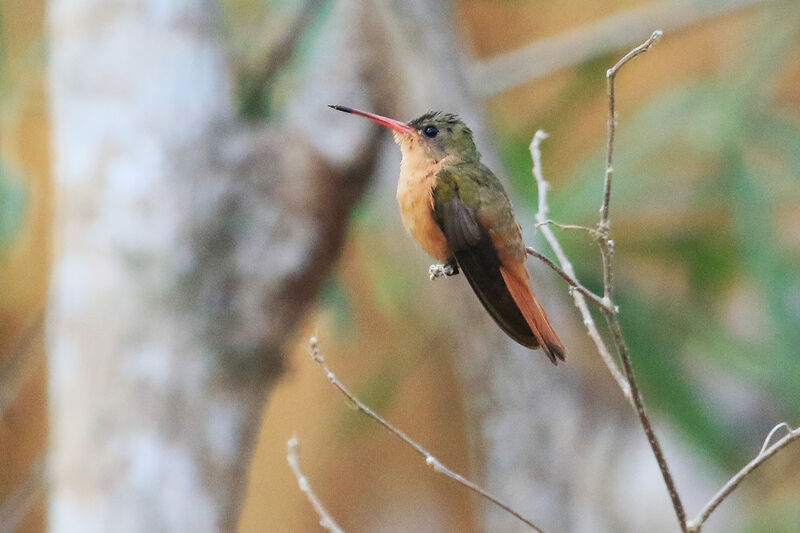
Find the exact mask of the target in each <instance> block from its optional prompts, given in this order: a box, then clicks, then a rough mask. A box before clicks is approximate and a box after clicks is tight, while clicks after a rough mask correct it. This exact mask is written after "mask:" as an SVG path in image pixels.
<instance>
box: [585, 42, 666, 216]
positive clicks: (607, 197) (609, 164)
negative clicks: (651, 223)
mask: <svg viewBox="0 0 800 533" xmlns="http://www.w3.org/2000/svg"><path fill="white" fill-rule="evenodd" d="M662 35H664V32H663V31H661V30H656V31H654V32H653V34H652V35H651V36H650V38H649V39H647V40H646V41H645V42H643V43H642V44H640V45H639V46H637V47H636V48H634V49H633V50H631V51H630V52H628V53H627V54H625V56H624V57H623V58H622V59H620V60H619V61H617V64H616V65H614V66H613V67H611V68H610V69H608V71H607V72H606V79H607V80H608V113H609V117H608V157H607V159H606V180H605V184H604V186H603V190H604V193H603V205H602V206H601V207H600V227H601V228H603V227H605V228H607V227H608V225H609V223H610V222H609V218H608V217H609V212H608V209H609V204H610V203H611V178H612V177H613V175H614V165H613V162H614V140H615V137H616V132H617V112H616V108H615V105H616V100H615V97H614V87H615V82H616V80H617V73H618V72H619V71H620V69H621V68H622V67H623V66H625V65H627V64H628V62H630V61H631V60H632V59H633V58H635V57H636V56H638V55H640V54H643V53H645V52H647V51H648V50H650V49H651V48H652V47H653V46H654V45H655V44H656V43H657V42H658V41H659V40H660V39H661V36H662Z"/></svg>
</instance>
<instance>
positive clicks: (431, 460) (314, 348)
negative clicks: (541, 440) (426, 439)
mask: <svg viewBox="0 0 800 533" xmlns="http://www.w3.org/2000/svg"><path fill="white" fill-rule="evenodd" d="M309 344H310V346H311V357H312V359H313V360H314V362H315V363H317V365H318V366H319V367H320V368H321V369H322V371H323V372H325V375H326V376H327V378H328V381H330V382H331V384H332V385H333V386H334V387H336V388H337V389H339V392H341V393H342V394H344V395H345V397H347V399H348V400H349V401H350V402H351V403H352V404H353V405H355V406H356V408H357V409H358V410H359V411H361V412H362V413H364V414H365V415H367V416H368V417H370V418H372V419H373V420H375V421H376V422H378V423H379V424H380V425H382V426H383V427H384V428H386V429H387V430H388V431H390V432H391V433H392V434H393V435H395V436H396V437H397V438H399V439H400V440H402V441H403V442H404V443H406V444H407V445H409V446H410V447H411V448H413V449H414V451H416V452H417V453H418V454H419V455H421V456H422V457H423V458H425V464H427V465H428V466H429V467H431V468H433V470H434V471H435V472H438V473H440V474H443V475H445V476H447V477H449V478H450V479H452V480H453V481H456V482H457V483H460V484H461V485H463V486H465V487H467V488H468V489H470V490H471V491H473V492H475V493H477V494H479V495H480V496H482V497H483V498H485V499H487V500H489V501H490V502H492V503H493V504H495V505H497V506H498V507H500V508H501V509H503V510H504V511H506V512H507V513H509V514H511V515H512V516H514V517H515V518H517V519H518V520H520V521H521V522H523V523H524V524H526V525H527V526H528V527H530V528H531V529H533V530H535V531H538V532H539V533H544V531H543V530H542V529H541V528H540V527H539V526H537V525H536V524H534V523H533V522H531V521H530V520H528V519H527V518H525V517H523V516H522V515H521V514H519V512H517V511H515V510H514V509H512V508H511V507H510V506H509V505H508V504H506V503H503V502H502V501H500V500H499V499H498V498H496V497H495V496H493V495H492V494H490V493H489V492H487V491H486V490H485V489H483V488H481V487H479V486H478V485H476V484H475V483H473V482H472V481H470V480H468V479H467V478H465V477H464V476H462V475H460V474H458V473H456V472H454V471H453V470H451V469H450V468H448V467H447V466H445V465H444V464H442V463H441V462H440V461H439V459H437V458H436V457H434V456H433V455H431V453H430V452H428V451H427V450H426V449H425V448H423V447H422V446H421V445H419V444H418V443H417V442H416V441H414V440H412V439H411V438H410V437H409V436H407V435H406V434H405V433H404V432H403V431H401V430H400V429H398V428H397V427H395V426H394V425H392V424H391V423H390V422H389V421H388V420H386V419H385V418H383V417H381V416H380V415H379V414H378V413H376V412H375V411H373V410H372V409H370V408H369V407H368V406H367V405H366V404H364V403H363V402H362V401H361V400H359V399H358V398H356V396H355V395H354V394H353V393H352V392H350V390H349V389H348V388H347V387H345V386H344V384H343V383H342V382H341V381H339V379H338V378H337V377H336V375H335V374H334V373H333V372H332V371H331V369H330V368H329V367H328V365H327V363H326V362H325V357H323V355H322V353H321V352H320V348H319V342H318V340H317V338H316V337H311V339H309Z"/></svg>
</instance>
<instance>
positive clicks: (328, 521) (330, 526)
mask: <svg viewBox="0 0 800 533" xmlns="http://www.w3.org/2000/svg"><path fill="white" fill-rule="evenodd" d="M298 448H299V442H298V440H297V437H292V438H291V439H289V441H288V442H287V443H286V462H287V463H289V466H290V467H291V469H292V472H294V477H295V478H297V485H298V486H299V487H300V490H301V491H302V492H303V494H305V495H306V498H307V499H308V501H309V502H310V503H311V506H312V507H313V508H314V511H316V513H317V516H319V525H320V526H322V528H323V529H326V530H328V531H330V532H331V533H344V530H343V529H342V528H340V527H339V525H338V524H337V523H336V521H335V520H334V519H333V517H332V516H331V515H330V513H329V512H328V510H327V509H325V506H324V505H322V502H321V501H320V499H319V498H318V497H317V495H316V494H314V491H313V490H312V489H311V484H310V483H309V482H308V478H307V477H306V476H305V474H303V471H302V470H301V469H300V453H299V452H298Z"/></svg>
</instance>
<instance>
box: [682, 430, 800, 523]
mask: <svg viewBox="0 0 800 533" xmlns="http://www.w3.org/2000/svg"><path fill="white" fill-rule="evenodd" d="M782 427H785V428H786V429H787V430H788V433H787V434H786V435H784V436H783V437H782V438H781V439H779V440H778V441H777V442H775V443H774V444H773V445H772V446H770V445H769V443H770V441H771V440H772V436H773V435H774V434H775V432H776V431H777V430H778V429H780V428H782ZM798 439H800V428H796V429H791V428H790V427H789V425H788V424H786V423H785V422H782V423H780V424H778V425H777V426H775V427H774V428H772V431H770V432H769V435H768V436H767V438H766V439H765V440H764V445H763V446H762V447H761V451H760V452H758V455H756V456H755V458H753V460H752V461H750V462H749V463H747V464H746V465H745V466H744V467H743V468H742V469H741V470H739V471H738V472H737V473H736V474H735V475H734V476H733V477H732V478H730V479H729V480H728V482H727V483H725V485H723V486H722V488H721V489H719V491H718V492H717V493H716V494H715V495H714V497H713V498H711V501H709V502H708V503H707V504H706V506H705V507H703V510H702V511H700V513H699V514H698V515H697V518H695V519H694V520H691V521H690V522H689V524H688V527H687V531H688V533H700V530H701V529H702V528H703V524H705V522H706V520H708V517H709V516H711V513H713V512H714V511H715V510H716V508H717V507H719V504H721V503H722V502H723V501H724V500H725V499H726V498H727V497H728V496H730V494H731V493H732V492H733V491H734V490H736V488H737V487H738V486H739V485H740V484H741V483H742V481H743V480H744V478H746V477H747V476H748V475H750V474H751V473H752V472H753V471H754V470H755V469H756V468H758V467H759V466H761V465H762V464H764V463H765V462H766V460H767V459H769V458H770V457H772V456H773V455H775V454H776V453H778V452H779V451H780V450H782V449H783V448H785V447H786V446H788V445H789V443H791V442H793V441H795V440H798Z"/></svg>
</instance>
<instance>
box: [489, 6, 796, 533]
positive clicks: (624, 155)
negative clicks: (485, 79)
mask: <svg viewBox="0 0 800 533" xmlns="http://www.w3.org/2000/svg"><path fill="white" fill-rule="evenodd" d="M798 15H800V13H798V10H797V9H796V8H795V9H788V10H787V9H776V10H774V11H772V12H768V13H767V15H766V16H765V19H764V20H762V21H761V22H762V23H761V24H756V25H754V26H753V29H752V35H751V39H750V44H751V46H750V48H749V50H750V52H749V53H748V54H745V57H743V58H741V61H740V62H738V63H737V65H736V66H733V67H731V68H729V69H727V71H726V72H724V73H723V74H722V75H720V76H718V77H714V78H709V79H700V80H693V81H689V82H686V83H684V84H682V85H679V86H672V87H669V88H667V89H666V90H664V91H663V92H662V94H660V95H658V96H656V97H655V98H654V99H653V100H652V101H650V102H649V103H648V104H646V105H645V107H644V108H643V109H641V110H640V111H639V112H638V113H637V114H635V115H634V116H630V112H629V111H628V112H626V110H625V107H624V102H622V103H621V106H622V109H621V110H620V113H621V114H622V116H621V118H620V128H619V130H618V141H617V145H616V146H617V152H616V157H615V165H614V166H615V185H614V197H613V201H612V219H613V221H614V222H613V223H614V233H615V235H616V237H617V250H618V257H617V268H618V270H619V271H620V272H622V271H624V270H625V269H626V268H628V269H632V268H635V267H634V266H633V265H636V264H641V262H642V261H644V262H645V264H651V263H653V262H656V263H661V264H663V265H665V266H667V267H670V268H673V269H675V268H677V269H678V270H679V271H680V272H682V273H684V275H685V281H686V283H687V285H688V290H686V291H682V292H681V293H680V294H678V293H675V294H663V295H658V296H657V297H653V296H652V290H650V291H649V292H648V290H646V288H645V287H640V286H638V283H639V282H640V281H641V280H640V278H639V276H647V275H648V274H647V273H642V272H636V271H632V272H629V275H627V276H624V280H625V281H624V283H623V284H621V286H620V287H618V291H619V294H618V303H619V305H620V307H621V309H622V315H621V320H622V322H623V326H624V329H625V332H626V336H627V338H628V340H629V343H630V347H631V349H632V354H633V358H634V364H635V365H636V369H637V375H638V376H639V378H640V380H641V382H642V388H643V390H644V393H645V395H646V398H647V400H648V402H649V404H650V405H651V406H652V407H654V408H656V409H658V410H659V411H660V412H662V413H663V414H664V415H666V416H669V417H670V418H671V419H672V421H673V422H674V423H675V424H676V425H677V426H678V427H680V428H682V429H683V430H684V431H685V432H686V434H687V435H688V436H689V437H690V438H691V439H692V441H693V442H695V443H696V445H697V446H698V447H699V448H701V449H703V450H705V451H706V452H707V453H708V456H709V458H712V459H714V460H717V461H719V462H720V464H721V466H724V467H726V468H732V467H736V468H738V467H739V466H741V462H742V460H743V458H744V457H745V456H747V455H748V450H749V448H748V449H747V450H746V449H743V448H741V446H742V440H743V439H742V438H741V436H740V435H741V434H742V433H746V432H747V427H739V426H738V425H737V424H736V420H735V419H734V421H733V426H730V425H729V424H725V423H723V422H721V420H731V417H730V416H727V417H726V416H725V415H726V413H724V412H722V411H721V410H723V409H724V406H721V405H714V401H713V400H711V399H709V397H708V394H709V392H708V390H707V389H706V388H704V387H703V385H702V384H701V383H698V382H697V380H696V378H694V377H693V375H692V373H691V371H690V369H691V368H692V367H694V368H698V367H699V368H701V370H700V371H701V372H703V373H704V374H710V375H713V374H714V373H715V372H720V373H725V374H726V375H731V374H732V375H733V376H734V378H735V379H738V380H741V382H743V383H744V382H746V383H748V384H751V383H752V384H754V385H755V386H756V387H757V388H758V389H760V390H761V391H763V393H764V395H763V396H764V397H766V398H769V399H770V401H772V402H774V404H775V408H776V409H777V411H779V412H782V413H783V414H784V415H785V416H786V417H787V418H789V419H797V416H798V413H800V372H798V370H797V369H798V364H799V363H800V361H799V360H798V351H797V347H798V346H800V328H798V326H797V325H798V324H800V297H798V294H800V269H798V268H797V260H798V257H800V250H797V249H790V248H788V246H787V244H786V239H785V238H783V237H784V236H783V235H782V232H781V227H780V220H779V218H778V214H779V213H780V210H781V208H783V209H784V210H786V209H791V208H794V209H796V208H797V206H798V205H800V187H799V186H798V180H799V178H800V124H798V122H796V121H792V120H790V119H789V118H787V117H786V116H782V115H781V113H780V112H779V110H776V109H774V108H773V107H772V105H771V102H770V92H769V89H770V87H771V85H772V83H773V82H774V80H775V79H776V78H777V77H778V76H779V75H780V73H781V72H782V70H783V69H782V67H783V66H784V65H786V64H788V62H789V61H791V60H792V57H791V55H790V54H789V53H788V52H789V51H788V45H790V44H791V43H793V42H796V38H797V35H798V34H800V22H798ZM608 64H610V63H608ZM579 78H580V75H579V74H578V75H576V80H577V79H579ZM600 79H602V78H600V77H598V78H596V79H595V80H594V83H595V85H596V86H600V87H602V84H601V83H600V82H599V80H600ZM575 83H577V81H576V82H575ZM551 133H553V132H551ZM554 137H555V135H554ZM528 142H529V140H524V141H523V140H522V139H520V140H519V141H517V142H513V143H511V145H510V146H509V147H508V149H507V151H506V154H505V155H506V160H507V161H508V162H509V163H510V165H509V166H510V168H511V170H512V175H514V176H515V182H517V183H520V184H522V185H523V186H522V187H520V190H521V191H522V192H523V193H524V194H525V195H526V197H527V198H528V201H529V203H530V205H535V201H536V198H535V190H534V189H533V187H532V186H531V185H530V184H531V177H530V157H529V155H528V146H527V145H528ZM551 142H557V140H554V141H551ZM604 156H605V147H604V146H598V148H597V150H596V153H595V154H594V155H593V156H592V157H590V158H589V159H588V160H587V161H586V162H585V163H584V164H583V165H581V166H580V167H579V169H578V171H577V173H576V174H577V176H578V177H577V178H573V179H571V180H570V183H569V185H568V186H567V187H568V188H567V187H556V188H555V189H554V190H553V191H552V193H551V215H552V216H553V217H554V218H556V219H557V220H558V221H560V222H566V223H578V224H592V223H594V222H595V221H596V219H597V214H596V213H597V208H598V207H599V204H600V197H601V188H602V175H603V174H602V173H603V168H604ZM648 220H651V221H652V220H657V221H660V223H650V224H647V225H644V224H643V221H648ZM643 228H644V229H643ZM564 242H565V246H566V248H567V251H568V253H569V254H570V255H571V257H572V259H573V262H574V263H575V264H576V266H577V268H578V270H579V272H578V274H579V276H580V277H581V279H582V280H583V281H584V282H585V283H586V284H587V285H589V286H591V287H597V286H599V284H600V279H599V270H598V268H597V250H596V248H595V247H593V246H587V241H586V240H585V239H582V240H581V239H575V238H573V237H571V236H567V235H566V234H564ZM656 272H657V270H656ZM653 275H657V274H650V276H653ZM741 284H745V285H747V286H748V287H752V288H754V289H755V292H756V293H757V294H758V296H759V298H761V299H762V300H763V304H764V305H763V308H764V311H763V315H764V316H763V317H761V318H762V319H763V322H764V324H765V327H764V328H761V329H760V330H759V331H758V332H757V338H748V339H743V338H741V337H740V336H738V335H737V333H738V332H736V331H732V330H731V326H730V325H729V324H728V323H727V322H726V316H725V312H724V309H725V307H724V304H725V302H724V300H723V296H724V295H725V294H726V293H730V289H731V288H732V287H735V286H737V285H741ZM740 422H741V421H740ZM751 438H754V439H758V438H763V435H761V436H753V437H751ZM754 442H755V441H752V442H746V443H745V444H746V445H747V446H749V447H752V444H753V443H754ZM737 446H738V447H739V448H737ZM778 530H779V529H775V531H778ZM759 531H760V530H759Z"/></svg>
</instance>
